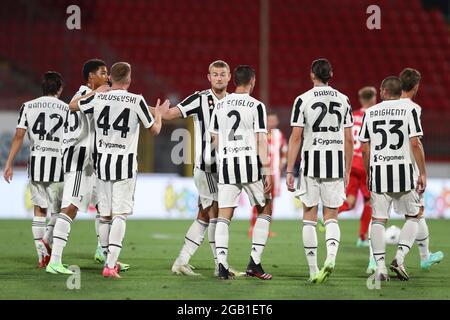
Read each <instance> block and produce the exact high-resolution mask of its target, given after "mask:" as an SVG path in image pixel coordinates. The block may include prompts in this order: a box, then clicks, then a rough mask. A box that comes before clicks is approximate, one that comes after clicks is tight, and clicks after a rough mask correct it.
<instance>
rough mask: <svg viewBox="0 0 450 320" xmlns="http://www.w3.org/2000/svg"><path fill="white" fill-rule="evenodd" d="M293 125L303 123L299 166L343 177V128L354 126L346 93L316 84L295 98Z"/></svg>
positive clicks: (312, 172) (308, 173)
mask: <svg viewBox="0 0 450 320" xmlns="http://www.w3.org/2000/svg"><path fill="white" fill-rule="evenodd" d="M291 126H292V127H303V146H302V153H301V166H300V168H301V170H302V172H303V173H302V174H303V175H304V176H308V177H315V178H343V177H344V174H345V163H344V159H345V158H344V143H345V138H344V137H345V135H344V129H345V128H349V127H352V126H353V117H352V108H351V106H350V102H349V100H348V98H347V96H346V95H344V94H342V93H340V92H339V91H337V90H336V89H333V88H332V87H330V86H316V87H313V88H312V89H311V90H309V91H307V92H305V93H303V94H302V95H300V96H298V97H297V98H296V99H295V101H294V105H293V108H292V114H291Z"/></svg>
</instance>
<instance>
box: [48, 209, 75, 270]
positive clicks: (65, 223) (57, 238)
mask: <svg viewBox="0 0 450 320" xmlns="http://www.w3.org/2000/svg"><path fill="white" fill-rule="evenodd" d="M71 224H72V219H70V217H69V216H67V215H66V214H64V213H60V214H59V216H58V219H56V222H55V228H54V230H53V248H52V256H51V258H50V263H61V258H62V253H63V250H64V247H65V246H66V244H67V240H68V238H69V234H70V226H71Z"/></svg>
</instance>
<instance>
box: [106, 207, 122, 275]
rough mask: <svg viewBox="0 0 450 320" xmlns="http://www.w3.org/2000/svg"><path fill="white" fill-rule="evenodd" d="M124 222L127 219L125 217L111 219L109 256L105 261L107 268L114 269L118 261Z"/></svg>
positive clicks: (118, 216) (119, 216)
mask: <svg viewBox="0 0 450 320" xmlns="http://www.w3.org/2000/svg"><path fill="white" fill-rule="evenodd" d="M126 220H127V217H126V216H125V215H117V216H114V218H113V219H112V222H111V231H110V232H109V244H108V248H109V254H108V258H107V261H106V265H107V266H108V268H114V267H115V266H116V263H117V260H118V259H119V255H120V251H121V250H122V241H123V238H124V237H125V229H126V225H127V223H126Z"/></svg>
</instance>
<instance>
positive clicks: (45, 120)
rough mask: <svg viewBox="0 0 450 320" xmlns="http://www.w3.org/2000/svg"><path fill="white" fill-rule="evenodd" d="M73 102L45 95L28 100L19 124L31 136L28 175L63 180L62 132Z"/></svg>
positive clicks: (42, 179)
mask: <svg viewBox="0 0 450 320" xmlns="http://www.w3.org/2000/svg"><path fill="white" fill-rule="evenodd" d="M68 110H69V106H68V105H67V104H66V103H64V102H63V101H61V100H59V99H58V98H56V97H49V96H43V97H40V98H37V99H34V100H31V101H28V102H25V103H24V104H23V105H22V108H21V109H20V114H19V120H18V123H17V128H21V129H26V130H27V134H28V138H29V139H30V159H29V162H28V176H29V178H30V179H31V180H32V181H37V182H60V181H63V177H64V175H63V172H62V133H63V129H64V127H63V125H64V120H65V116H66V113H67V111H68Z"/></svg>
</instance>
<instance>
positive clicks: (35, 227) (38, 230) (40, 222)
mask: <svg viewBox="0 0 450 320" xmlns="http://www.w3.org/2000/svg"><path fill="white" fill-rule="evenodd" d="M45 220H46V218H45V217H33V222H32V223H31V232H32V233H33V239H34V245H35V247H36V252H37V255H38V258H39V262H41V260H42V257H41V253H40V251H39V249H38V245H39V242H40V241H41V240H42V237H43V236H44V233H45Z"/></svg>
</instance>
